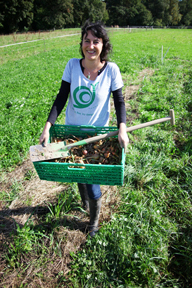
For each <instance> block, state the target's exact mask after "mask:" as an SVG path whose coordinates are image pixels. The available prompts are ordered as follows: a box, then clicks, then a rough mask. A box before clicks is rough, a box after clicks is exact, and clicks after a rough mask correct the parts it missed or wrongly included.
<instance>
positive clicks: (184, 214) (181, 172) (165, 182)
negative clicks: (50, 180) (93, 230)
mask: <svg viewBox="0 0 192 288" xmlns="http://www.w3.org/2000/svg"><path fill="white" fill-rule="evenodd" d="M191 33H192V32H191V31H190V30H176V31H175V30H151V31H145V32H137V33H134V34H132V33H128V31H127V30H126V31H124V30H123V31H121V32H120V31H119V32H118V33H112V32H111V33H110V36H111V40H112V44H113V48H114V52H113V54H112V55H111V60H112V61H115V62H116V63H117V64H118V65H119V67H120V70H121V72H122V75H123V79H124V83H125V87H124V93H126V86H130V85H132V86H133V85H139V89H138V90H137V92H135V94H134V95H132V97H129V99H127V100H126V101H127V102H128V104H129V105H130V107H131V108H130V110H129V111H127V126H129V125H130V122H129V121H130V120H131V125H132V124H138V123H141V122H146V121H150V120H153V119H156V118H160V117H164V116H166V115H168V113H169V109H171V108H173V109H174V111H175V116H176V125H175V126H174V127H172V126H171V125H170V123H168V122H165V123H162V124H159V125H155V126H153V127H148V128H145V129H142V130H137V131H134V132H132V133H130V134H129V138H130V145H129V147H128V151H127V155H126V164H125V181H124V186H123V187H118V190H119V193H120V196H121V200H120V203H119V209H118V211H117V212H116V213H114V214H113V215H112V218H111V221H110V222H108V223H101V226H102V227H101V229H100V231H99V233H98V234H97V235H96V237H95V238H94V239H89V238H88V239H87V242H86V244H84V246H83V247H82V248H81V249H80V250H79V251H78V252H71V259H72V262H71V265H70V272H68V273H66V274H65V273H64V272H63V270H62V269H61V271H60V272H59V273H58V274H56V275H52V274H51V275H52V276H50V279H49V282H50V281H51V282H50V283H52V284H51V285H52V286H51V287H89V288H90V287H135V288H136V287H190V285H191V283H192V276H191V271H192V242H191V237H192V230H191V227H192V206H191V201H192V188H191V187H192V128H191V127H192V126H191V120H192V100H191V93H192V68H191V67H192V66H191V59H192V50H191V44H192V43H191V42H192V37H191V36H192V35H191ZM75 41H76V43H74V42H73V43H71V44H70V40H67V41H66V42H65V43H66V45H65V46H64V45H63V47H61V46H59V47H57V45H56V43H57V42H54V45H55V47H54V48H53V49H52V48H51V49H50V51H43V52H40V53H39V54H36V55H33V56H26V57H24V58H23V59H19V60H13V59H9V61H7V62H6V64H2V65H1V79H2V81H1V83H0V85H1V87H0V88H1V89H0V91H1V96H0V99H1V103H2V107H3V108H2V113H1V116H0V123H1V131H2V134H1V142H0V151H1V157H2V158H1V165H2V166H1V169H2V170H3V171H7V170H9V169H10V168H13V167H14V165H16V164H18V163H22V161H23V159H24V158H25V157H27V155H28V149H29V146H30V145H32V144H36V143H37V142H38V138H39V135H40V133H41V130H42V128H43V126H44V123H45V121H46V118H47V114H48V112H49V109H50V107H51V104H52V103H53V101H54V98H55V95H56V93H57V91H58V89H59V86H60V81H61V77H62V73H63V69H64V67H65V64H66V63H67V61H68V59H69V58H71V57H80V56H79V54H78V49H79V45H78V41H77V38H75ZM162 46H163V51H164V61H163V64H162V59H161V51H162ZM166 52H167V54H166ZM165 54H166V55H165ZM144 69H145V70H144ZM142 70H144V71H146V73H145V74H144V75H143V77H142V79H140V78H138V77H139V76H138V75H139V73H140V72H141V71H142ZM149 70H150V71H151V70H152V71H153V73H152V75H151V74H150V75H151V76H149V75H148V74H147V71H149ZM63 118H64V113H62V115H61V116H60V117H59V119H58V122H59V123H62V122H63ZM78 197H79V196H78V194H77V189H76V188H74V186H73V185H72V186H71V188H69V190H68V191H67V193H64V194H60V196H58V199H57V203H56V204H55V203H54V205H53V203H49V205H48V207H47V210H46V213H44V214H43V216H42V218H41V224H39V225H35V224H34V223H33V222H32V221H30V219H29V221H28V222H27V223H26V224H25V225H24V227H23V228H20V227H19V226H18V227H17V233H16V235H12V236H11V237H12V238H11V242H10V243H7V250H6V249H5V251H7V252H4V254H3V257H4V258H3V259H5V261H6V263H7V267H8V269H7V273H8V274H9V273H11V271H14V269H15V270H17V269H18V271H20V279H21V280H18V283H20V284H21V283H22V281H24V279H25V277H26V274H25V272H24V270H25V269H26V271H29V270H28V267H29V266H30V265H33V266H32V267H34V265H36V266H37V267H40V266H41V267H44V270H46V265H47V263H48V262H49V259H50V258H51V259H53V255H54V257H57V259H59V261H61V262H62V261H64V259H63V252H62V251H63V249H62V247H63V246H62V245H64V243H65V240H66V238H67V234H66V232H63V230H62V229H61V227H62V226H64V227H68V228H69V229H70V227H71V225H72V223H71V222H70V221H68V219H67V217H69V215H70V213H71V211H73V209H77V208H78V207H77V205H76V203H77V200H78ZM103 205H105V204H103ZM23 268H24V269H23ZM31 269H32V268H31ZM21 271H22V272H21ZM35 271H36V270H35ZM41 271H42V270H41ZM26 273H28V272H26ZM34 275H35V277H38V279H40V280H41V281H43V283H48V282H46V281H45V278H44V274H43V272H41V273H39V274H38V273H37V274H34ZM32 281H33V280H32V279H31V283H32ZM23 283H24V282H23Z"/></svg>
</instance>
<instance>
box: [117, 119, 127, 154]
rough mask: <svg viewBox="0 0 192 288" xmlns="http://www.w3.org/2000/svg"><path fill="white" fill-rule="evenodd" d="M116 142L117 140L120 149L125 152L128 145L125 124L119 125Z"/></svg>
mask: <svg viewBox="0 0 192 288" xmlns="http://www.w3.org/2000/svg"><path fill="white" fill-rule="evenodd" d="M118 140H119V144H120V146H121V148H124V150H125V152H126V148H127V145H128V143H129V138H128V136H127V132H126V125H125V123H120V125H119V134H118Z"/></svg>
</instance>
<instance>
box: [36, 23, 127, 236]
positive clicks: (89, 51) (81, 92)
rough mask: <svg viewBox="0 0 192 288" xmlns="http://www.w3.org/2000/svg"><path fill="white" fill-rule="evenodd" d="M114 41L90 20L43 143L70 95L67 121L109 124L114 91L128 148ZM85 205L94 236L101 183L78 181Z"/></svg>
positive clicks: (123, 144) (122, 139) (66, 72)
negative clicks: (110, 57)
mask: <svg viewBox="0 0 192 288" xmlns="http://www.w3.org/2000/svg"><path fill="white" fill-rule="evenodd" d="M111 50H112V49H111V44H110V42H109V38H108V35H107V32H106V30H105V29H104V27H103V26H102V25H101V24H100V23H99V22H97V23H90V22H89V21H86V22H85V24H84V26H83V27H82V31H81V43H80V52H81V54H82V57H83V58H82V59H76V58H73V59H71V60H69V62H68V63H67V65H66V67H65V70H64V73H63V77H62V83H61V88H60V91H59V93H58V95H57V98H56V100H55V102H54V104H53V106H52V109H51V112H50V114H49V117H48V119H47V122H46V124H45V127H44V130H43V133H42V135H41V137H40V143H44V145H45V146H46V145H47V142H48V139H49V129H50V127H51V126H52V125H53V124H54V123H55V121H56V119H57V117H58V116H59V114H60V113H61V111H62V109H63V107H64V106H65V104H66V101H67V99H68V95H69V93H70V96H69V102H68V105H67V109H66V119H65V124H66V125H94V126H108V123H109V114H110V95H111V92H112V94H113V99H114V105H115V109H116V115H117V124H118V127H119V133H118V140H119V143H120V145H121V147H124V149H126V146H127V144H128V142H129V139H128V136H127V133H126V111H125V103H124V100H123V95H122V87H123V81H122V78H121V74H120V71H119V68H118V66H117V65H116V64H115V63H111V62H108V61H107V56H108V54H109V52H111ZM78 187H79V191H80V195H81V199H82V202H83V205H84V208H85V209H86V208H88V207H89V210H90V225H89V231H90V233H89V234H90V236H94V235H95V233H96V232H97V231H98V220H99V212H100V208H101V196H102V194H101V189H100V185H95V184H94V185H92V184H81V183H78Z"/></svg>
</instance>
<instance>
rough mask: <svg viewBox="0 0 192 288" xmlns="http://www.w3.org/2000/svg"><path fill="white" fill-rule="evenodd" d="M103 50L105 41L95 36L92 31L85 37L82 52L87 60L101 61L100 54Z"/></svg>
mask: <svg viewBox="0 0 192 288" xmlns="http://www.w3.org/2000/svg"><path fill="white" fill-rule="evenodd" d="M102 49H103V39H102V38H97V37H96V36H94V35H93V34H92V33H91V31H90V30H88V34H87V36H86V34H85V35H84V36H83V41H82V51H83V54H84V56H85V59H87V60H92V61H93V60H98V59H99V60H100V54H101V52H102Z"/></svg>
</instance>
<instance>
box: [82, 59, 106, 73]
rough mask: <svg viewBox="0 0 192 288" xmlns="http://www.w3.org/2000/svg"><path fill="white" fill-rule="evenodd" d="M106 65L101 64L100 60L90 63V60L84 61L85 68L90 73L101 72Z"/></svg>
mask: <svg viewBox="0 0 192 288" xmlns="http://www.w3.org/2000/svg"><path fill="white" fill-rule="evenodd" d="M104 64H105V62H101V61H100V60H96V61H89V60H86V59H85V58H84V59H83V60H82V65H83V67H84V68H86V69H88V70H90V71H94V70H100V69H101V68H102V67H103V65H104Z"/></svg>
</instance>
